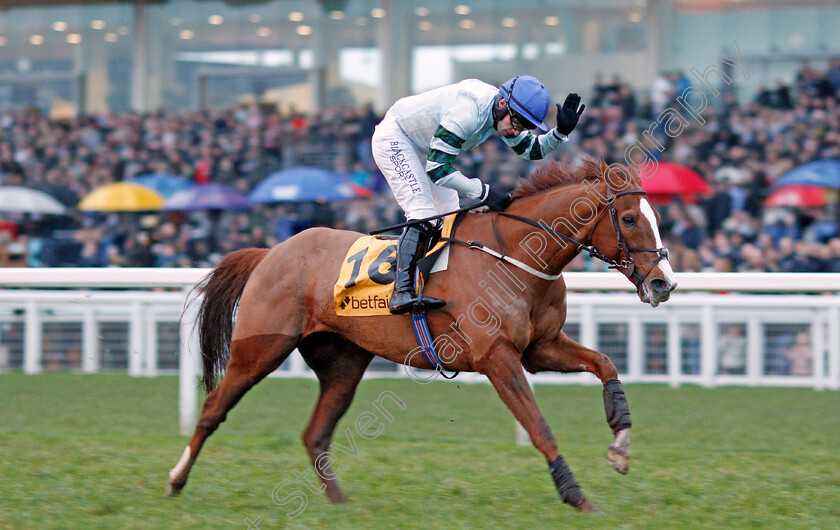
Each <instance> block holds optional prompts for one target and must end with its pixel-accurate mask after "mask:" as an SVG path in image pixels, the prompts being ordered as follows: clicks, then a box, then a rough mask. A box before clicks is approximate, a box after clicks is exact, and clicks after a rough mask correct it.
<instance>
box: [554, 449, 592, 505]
mask: <svg viewBox="0 0 840 530" xmlns="http://www.w3.org/2000/svg"><path fill="white" fill-rule="evenodd" d="M548 470H549V471H550V472H551V478H553V479H554V484H555V485H556V486H557V492H558V493H559V494H560V498H561V499H563V502H565V503H566V504H571V505H572V506H577V505H578V504H580V503H581V502H583V501H584V496H583V492H582V491H580V486H579V485H578V482H577V480H576V479H575V476H574V475H573V474H572V470H571V469H569V465H568V464H566V460H564V459H563V456H562V455H561V456H558V457H557V459H555V460H554V462H549V463H548Z"/></svg>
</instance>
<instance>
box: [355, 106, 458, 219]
mask: <svg viewBox="0 0 840 530" xmlns="http://www.w3.org/2000/svg"><path fill="white" fill-rule="evenodd" d="M371 147H372V148H373V158H374V160H376V165H377V166H379V169H380V171H382V174H383V175H384V176H385V180H387V181H388V185H389V186H391V190H392V191H393V192H394V197H396V199H397V204H399V205H400V208H402V209H403V211H404V212H405V216H406V219H408V220H409V221H411V220H414V219H423V218H425V217H431V216H433V215H438V214H442V213H446V212H451V211H453V210H457V209H458V205H459V204H458V192H457V191H455V190H453V189H449V188H444V187H443V186H437V185H435V184H434V183H433V182H432V181H431V179H429V176H428V175H427V174H426V154H425V153H422V154H421V153H418V152H417V151H416V150H415V149H414V146H413V145H412V143H411V142H410V141H409V139H408V138H407V137H406V135H405V134H404V133H403V132H402V130H401V129H400V127H399V126H398V125H397V122H396V120H395V119H394V117H393V115H391V113H390V112H389V113H388V114H386V115H385V119H384V120H382V123H380V124H379V125H377V126H376V132H374V133H373V142H372V144H371Z"/></svg>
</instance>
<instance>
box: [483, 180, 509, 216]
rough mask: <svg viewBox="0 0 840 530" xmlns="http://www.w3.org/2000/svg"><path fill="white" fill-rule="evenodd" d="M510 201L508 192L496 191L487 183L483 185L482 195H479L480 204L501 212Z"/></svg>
mask: <svg viewBox="0 0 840 530" xmlns="http://www.w3.org/2000/svg"><path fill="white" fill-rule="evenodd" d="M511 201H512V199H511V197H510V193H502V192H500V191H496V190H494V189H493V188H491V187H490V185H489V184H485V185H484V195H482V197H481V204H483V205H484V206H487V207H488V208H490V209H491V210H495V211H497V212H501V211H504V209H505V208H507V207H508V206H509V205H510V203H511Z"/></svg>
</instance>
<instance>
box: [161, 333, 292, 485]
mask: <svg viewBox="0 0 840 530" xmlns="http://www.w3.org/2000/svg"><path fill="white" fill-rule="evenodd" d="M297 342H298V337H290V336H288V335H282V334H279V333H278V334H272V335H255V336H252V337H248V338H246V339H239V340H234V341H232V342H231V345H230V362H229V363H228V366H227V370H226V371H225V375H224V377H222V381H221V383H219V387H218V388H217V389H216V390H214V391H213V392H211V393H210V395H209V396H207V400H206V401H205V402H204V408H203V409H202V411H201V417H200V418H199V420H198V424H197V425H196V427H195V434H193V437H192V439H191V440H190V443H189V445H187V447H186V448H185V449H184V453H183V455H181V459H180V460H179V461H178V464H177V465H176V466H175V467H174V468H173V469H172V471H170V472H169V487H168V488H167V491H166V493H167V495H175V494H177V493H178V492H180V491H181V489H182V488H183V487H184V485H185V484H186V483H187V477H188V476H189V473H190V469H191V468H192V466H193V464H194V463H195V459H196V458H197V457H198V452H199V451H200V450H201V446H202V445H204V441H205V440H206V439H207V437H209V436H210V435H211V434H213V431H215V430H216V429H217V428H218V427H219V424H221V423H222V422H223V421H225V418H226V417H227V413H228V411H230V409H232V408H233V407H234V405H236V404H237V403H238V402H239V400H240V399H241V398H242V396H243V395H245V393H246V392H247V391H248V390H250V389H251V387H253V386H254V385H255V384H257V383H258V382H260V381H261V380H262V379H263V378H264V377H265V376H266V375H268V374H270V373H271V372H273V371H274V370H276V369H277V367H278V366H280V365H281V364H282V363H283V361H284V360H285V359H286V357H288V356H289V354H290V353H291V352H292V351H293V350H294V349H295V346H296V344H297Z"/></svg>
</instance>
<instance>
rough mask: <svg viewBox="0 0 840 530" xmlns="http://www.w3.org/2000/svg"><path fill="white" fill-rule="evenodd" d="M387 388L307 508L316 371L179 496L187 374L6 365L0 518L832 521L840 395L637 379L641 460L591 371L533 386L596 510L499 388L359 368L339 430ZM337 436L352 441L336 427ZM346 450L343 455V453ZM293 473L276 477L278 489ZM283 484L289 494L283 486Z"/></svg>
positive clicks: (325, 522) (220, 436) (251, 414)
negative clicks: (613, 423) (622, 462)
mask: <svg viewBox="0 0 840 530" xmlns="http://www.w3.org/2000/svg"><path fill="white" fill-rule="evenodd" d="M384 390H391V391H393V392H394V393H396V394H397V395H398V396H399V397H400V398H401V399H402V400H403V401H404V403H405V404H406V405H407V408H406V409H405V410H399V409H396V408H395V407H393V406H391V407H389V408H390V410H392V411H393V414H394V421H393V423H387V422H386V427H385V430H384V432H383V433H382V434H381V436H379V437H378V438H377V439H375V440H365V439H363V438H360V437H359V436H358V435H356V436H355V440H356V443H357V448H358V452H359V454H358V455H357V456H355V457H351V456H346V455H341V456H340V457H339V461H340V462H341V463H342V464H343V466H344V467H343V468H342V471H341V477H340V480H341V482H342V485H343V487H344V491H345V493H346V494H347V496H348V498H349V501H350V502H348V503H347V504H345V505H341V506H333V505H330V504H329V503H328V502H327V501H326V499H325V498H324V496H323V495H318V494H314V493H311V492H308V494H307V495H308V499H309V505H308V507H307V508H306V509H305V511H304V512H303V513H302V514H300V515H299V516H298V517H297V518H296V519H294V520H290V519H288V518H287V517H286V515H285V513H286V511H289V510H291V509H292V507H293V506H294V504H293V503H292V504H289V505H287V506H285V507H281V506H278V505H277V504H275V503H274V502H273V501H272V489H273V488H274V486H275V485H276V484H278V483H279V482H281V481H283V480H285V479H288V480H291V481H294V480H295V476H294V471H295V470H296V469H298V470H301V471H304V470H306V469H307V468H308V465H309V464H308V460H307V457H306V454H305V451H304V449H303V447H302V444H301V442H300V438H299V434H300V432H301V431H302V429H303V426H304V423H305V421H306V419H307V417H308V415H309V412H310V411H311V409H312V406H313V404H314V400H315V397H316V395H317V384H316V383H315V382H312V381H299V380H277V379H273V380H269V381H265V382H263V383H261V384H260V385H258V386H257V387H256V388H255V389H254V390H253V391H252V392H251V393H249V394H248V395H247V396H246V397H245V398H244V399H243V401H242V402H241V403H240V404H239V405H238V406H237V407H236V408H235V409H234V410H233V412H232V413H231V415H230V417H229V418H228V421H227V422H226V423H225V424H223V425H222V427H221V428H220V430H219V431H218V432H217V433H216V434H215V435H214V436H213V437H212V438H211V439H210V441H209V442H208V444H207V445H206V446H205V449H204V451H203V452H202V454H201V457H200V458H199V460H198V463H197V464H196V467H195V468H194V469H193V473H192V475H191V477H190V481H189V482H188V484H187V486H186V488H185V490H184V492H183V493H182V494H181V495H180V496H179V497H176V498H165V497H164V495H163V493H164V489H165V486H166V474H167V472H168V470H169V469H170V468H171V467H172V466H173V465H174V464H175V462H176V461H177V460H178V457H179V456H180V454H181V451H182V450H183V447H184V445H185V443H186V438H184V437H181V436H178V434H177V380H176V379H175V378H173V377H161V378H156V379H132V378H129V377H127V376H123V375H69V374H46V375H40V376H25V375H22V374H6V375H0V527H3V528H6V527H8V528H55V527H63V528H185V527H195V528H199V527H201V528H206V527H213V528H246V525H245V522H244V520H245V519H246V518H249V519H251V520H256V519H257V518H258V517H259V518H262V522H261V523H260V525H259V526H260V528H263V529H265V528H276V527H281V526H304V527H343V528H361V527H381V528H389V527H394V526H405V527H413V528H419V527H445V528H465V527H493V528H506V527H523V528H525V527H527V528H538V527H544V526H547V525H555V526H569V525H572V526H576V527H618V526H627V527H634V528H640V527H669V528H678V527H714V526H720V527H744V526H774V527H785V528H789V527H801V528H837V527H840V472H838V467H840V466H838V464H840V452H838V448H837V446H838V440H840V414H838V411H840V393H837V392H815V391H811V390H801V389H746V388H721V389H715V390H707V389H701V388H697V387H691V386H688V387H683V388H680V389H671V388H668V387H665V386H655V385H629V386H628V388H627V395H628V399H629V402H630V406H631V410H632V411H633V440H632V441H633V461H632V465H631V471H630V474H629V475H627V476H621V475H619V474H617V473H615V472H614V471H612V470H611V469H610V468H609V467H608V465H607V463H606V460H605V458H604V453H605V450H606V447H607V445H608V444H609V443H610V441H611V438H612V436H611V434H610V432H609V428H608V427H607V426H606V423H605V421H604V412H603V404H602V399H601V391H600V388H599V387H596V386H589V387H577V386H538V387H537V389H536V394H537V399H538V401H539V402H540V404H541V406H542V408H543V412H544V413H545V415H546V418H547V420H548V422H549V424H550V425H551V426H552V428H553V429H554V434H555V436H556V437H557V439H558V441H559V443H560V450H561V452H562V453H563V454H564V455H565V456H566V459H567V460H568V462H569V464H570V465H571V467H572V469H573V470H574V471H575V473H576V475H577V478H578V480H579V481H580V483H581V485H582V487H583V490H584V492H585V493H586V494H587V496H588V497H589V498H590V499H591V500H592V501H593V502H594V503H595V504H597V505H598V506H599V507H600V508H601V509H603V510H604V512H605V513H604V514H602V515H594V516H593V515H588V514H578V513H576V512H575V511H573V510H572V509H571V508H569V507H568V506H565V505H563V504H561V503H560V501H559V500H558V497H557V493H556V491H555V490H554V486H553V484H552V482H551V479H550V476H549V474H548V471H547V467H546V463H545V461H544V459H543V458H542V456H541V455H539V454H538V453H537V451H536V450H535V449H533V448H530V447H516V446H515V445H514V444H513V436H514V428H513V420H512V418H511V416H510V414H509V413H508V412H507V410H506V409H505V408H504V406H503V405H502V403H501V402H500V401H499V399H498V397H497V396H496V394H495V392H494V391H493V389H492V388H491V387H490V386H488V385H466V384H438V383H435V384H432V385H418V384H416V383H414V382H412V381H408V380H406V381H393V380H378V381H366V382H364V383H363V384H362V385H361V387H360V390H359V394H358V395H357V398H356V400H355V402H354V405H353V407H352V408H351V410H350V411H349V412H348V414H347V416H346V417H345V420H344V421H342V423H340V424H339V430H340V431H342V432H343V431H344V429H345V428H347V427H350V428H351V429H353V424H352V422H353V421H354V420H355V418H356V417H357V416H359V415H360V414H362V413H363V412H366V411H375V410H376V409H375V407H374V406H373V405H372V402H373V401H374V400H375V399H376V396H378V395H379V394H380V392H382V391H384ZM337 441H338V442H339V443H342V444H344V445H346V444H347V443H348V440H347V438H346V436H345V435H344V434H341V435H340V436H339V437H337ZM337 454H338V453H337ZM294 489H295V488H293V487H292V486H288V487H286V488H284V489H283V490H281V492H283V495H282V496H285V495H287V494H289V493H291V492H292V491H293V490H294ZM278 498H280V497H278Z"/></svg>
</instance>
